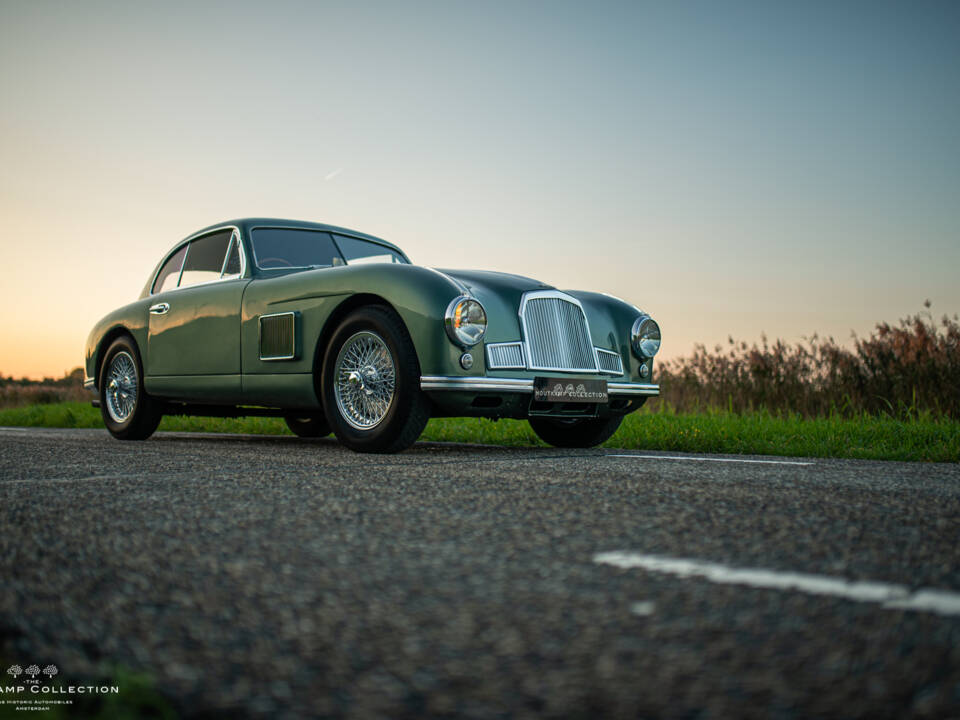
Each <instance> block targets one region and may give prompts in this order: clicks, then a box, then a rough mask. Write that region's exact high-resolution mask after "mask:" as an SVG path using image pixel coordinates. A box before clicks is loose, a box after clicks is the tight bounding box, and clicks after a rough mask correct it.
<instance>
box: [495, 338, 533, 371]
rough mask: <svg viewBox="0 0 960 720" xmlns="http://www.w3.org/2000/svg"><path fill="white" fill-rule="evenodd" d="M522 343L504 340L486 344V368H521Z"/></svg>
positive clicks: (523, 364)
mask: <svg viewBox="0 0 960 720" xmlns="http://www.w3.org/2000/svg"><path fill="white" fill-rule="evenodd" d="M526 366H527V364H526V362H525V361H524V359H523V343H520V342H505V343H491V344H489V345H487V368H488V369H490V370H523V369H524V368H525V367H526Z"/></svg>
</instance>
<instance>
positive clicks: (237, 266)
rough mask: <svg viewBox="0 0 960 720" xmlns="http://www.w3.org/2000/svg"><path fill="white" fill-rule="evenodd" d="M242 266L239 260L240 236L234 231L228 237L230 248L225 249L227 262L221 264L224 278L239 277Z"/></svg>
mask: <svg viewBox="0 0 960 720" xmlns="http://www.w3.org/2000/svg"><path fill="white" fill-rule="evenodd" d="M242 270H243V266H242V264H241V262H240V238H239V237H237V234H236V233H234V234H233V237H231V238H230V249H229V250H228V251H227V262H225V263H224V265H223V275H222V276H221V277H223V278H224V279H231V278H236V277H240V273H241V272H242Z"/></svg>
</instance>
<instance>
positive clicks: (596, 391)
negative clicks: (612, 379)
mask: <svg viewBox="0 0 960 720" xmlns="http://www.w3.org/2000/svg"><path fill="white" fill-rule="evenodd" d="M533 399H534V400H538V401H540V402H564V403H605V402H609V398H608V396H607V381H606V380H566V379H564V378H545V377H538V378H534V380H533Z"/></svg>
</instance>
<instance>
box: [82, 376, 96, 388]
mask: <svg viewBox="0 0 960 720" xmlns="http://www.w3.org/2000/svg"><path fill="white" fill-rule="evenodd" d="M83 389H84V390H96V389H97V383H96V381H95V380H94V379H93V378H84V381H83Z"/></svg>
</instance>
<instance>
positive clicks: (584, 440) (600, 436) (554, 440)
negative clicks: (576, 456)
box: [530, 415, 623, 448]
mask: <svg viewBox="0 0 960 720" xmlns="http://www.w3.org/2000/svg"><path fill="white" fill-rule="evenodd" d="M621 422H623V417H622V416H619V415H618V416H615V417H609V418H549V417H532V418H530V427H532V428H533V431H534V432H535V433H536V434H537V436H538V437H539V438H540V439H541V440H543V441H544V442H545V443H547V444H548V445H553V446H554V447H564V448H588V447H596V446H597V445H600V444H601V443H603V442H606V441H607V440H609V439H610V437H611V436H612V435H613V434H614V433H615V432H616V431H617V428H619V427H620V423H621Z"/></svg>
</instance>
